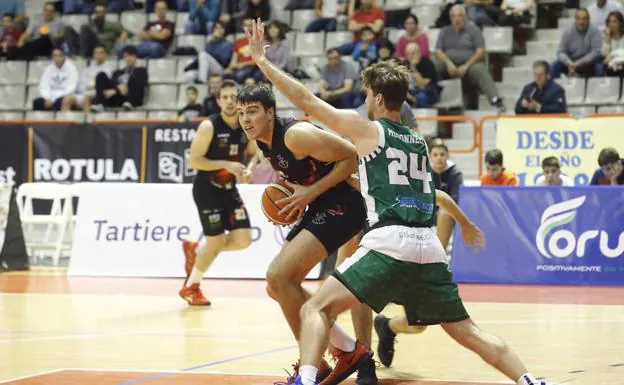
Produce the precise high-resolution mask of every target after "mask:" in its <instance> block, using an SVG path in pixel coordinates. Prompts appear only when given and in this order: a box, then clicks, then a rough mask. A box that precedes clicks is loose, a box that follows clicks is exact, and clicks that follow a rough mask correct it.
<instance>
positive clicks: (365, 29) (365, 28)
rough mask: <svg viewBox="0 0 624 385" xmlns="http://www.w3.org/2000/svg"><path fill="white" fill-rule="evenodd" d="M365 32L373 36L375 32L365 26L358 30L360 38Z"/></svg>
mask: <svg viewBox="0 0 624 385" xmlns="http://www.w3.org/2000/svg"><path fill="white" fill-rule="evenodd" d="M366 31H369V32H370V33H372V34H373V35H374V34H375V30H374V29H372V28H371V27H369V26H368V25H367V26H366V27H364V28H362V29H360V36H362V35H363V34H364V32H366Z"/></svg>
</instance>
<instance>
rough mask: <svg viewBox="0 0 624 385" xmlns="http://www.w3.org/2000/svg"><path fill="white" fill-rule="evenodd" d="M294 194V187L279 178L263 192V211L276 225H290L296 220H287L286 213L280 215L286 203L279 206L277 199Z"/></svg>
mask: <svg viewBox="0 0 624 385" xmlns="http://www.w3.org/2000/svg"><path fill="white" fill-rule="evenodd" d="M292 194H293V189H292V188H290V187H289V186H288V185H287V184H286V183H284V181H281V180H278V181H277V182H275V183H271V184H270V185H268V186H267V188H265V189H264V193H263V194H262V212H264V215H265V216H266V217H267V219H268V220H269V221H271V222H273V223H275V224H276V225H282V226H284V225H290V224H291V223H293V222H295V220H296V218H295V220H291V221H287V220H286V216H285V215H279V211H280V210H281V209H283V208H284V205H282V206H278V205H277V203H275V202H277V201H279V200H280V199H283V198H287V197H289V196H291V195H292Z"/></svg>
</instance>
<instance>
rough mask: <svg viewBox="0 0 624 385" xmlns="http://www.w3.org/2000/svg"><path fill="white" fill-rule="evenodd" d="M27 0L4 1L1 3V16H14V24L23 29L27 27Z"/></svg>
mask: <svg viewBox="0 0 624 385" xmlns="http://www.w3.org/2000/svg"><path fill="white" fill-rule="evenodd" d="M24 1H25V0H2V1H0V15H2V16H4V15H6V14H9V15H12V20H13V23H15V25H16V26H18V27H20V29H23V27H25V26H26V7H25V6H24Z"/></svg>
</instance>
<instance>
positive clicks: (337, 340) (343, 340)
mask: <svg viewBox="0 0 624 385" xmlns="http://www.w3.org/2000/svg"><path fill="white" fill-rule="evenodd" d="M329 342H330V343H331V344H332V345H333V346H334V347H336V348H338V349H340V350H342V351H343V352H352V351H354V350H355V340H354V339H353V338H351V336H349V335H348V334H347V333H345V332H344V331H343V330H342V329H340V326H338V324H334V326H333V327H332V328H331V330H330V331H329Z"/></svg>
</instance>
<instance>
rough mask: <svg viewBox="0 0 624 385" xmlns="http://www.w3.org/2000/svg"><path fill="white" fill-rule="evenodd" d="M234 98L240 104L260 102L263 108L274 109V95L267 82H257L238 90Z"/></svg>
mask: <svg viewBox="0 0 624 385" xmlns="http://www.w3.org/2000/svg"><path fill="white" fill-rule="evenodd" d="M236 100H237V102H238V103H240V104H243V105H245V104H251V103H260V104H262V107H264V109H265V110H268V109H269V108H273V110H275V108H276V107H275V95H273V91H272V90H271V86H269V85H268V84H267V83H257V84H252V85H250V86H247V87H245V88H243V89H242V90H240V92H239V93H238V96H237V97H236Z"/></svg>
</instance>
